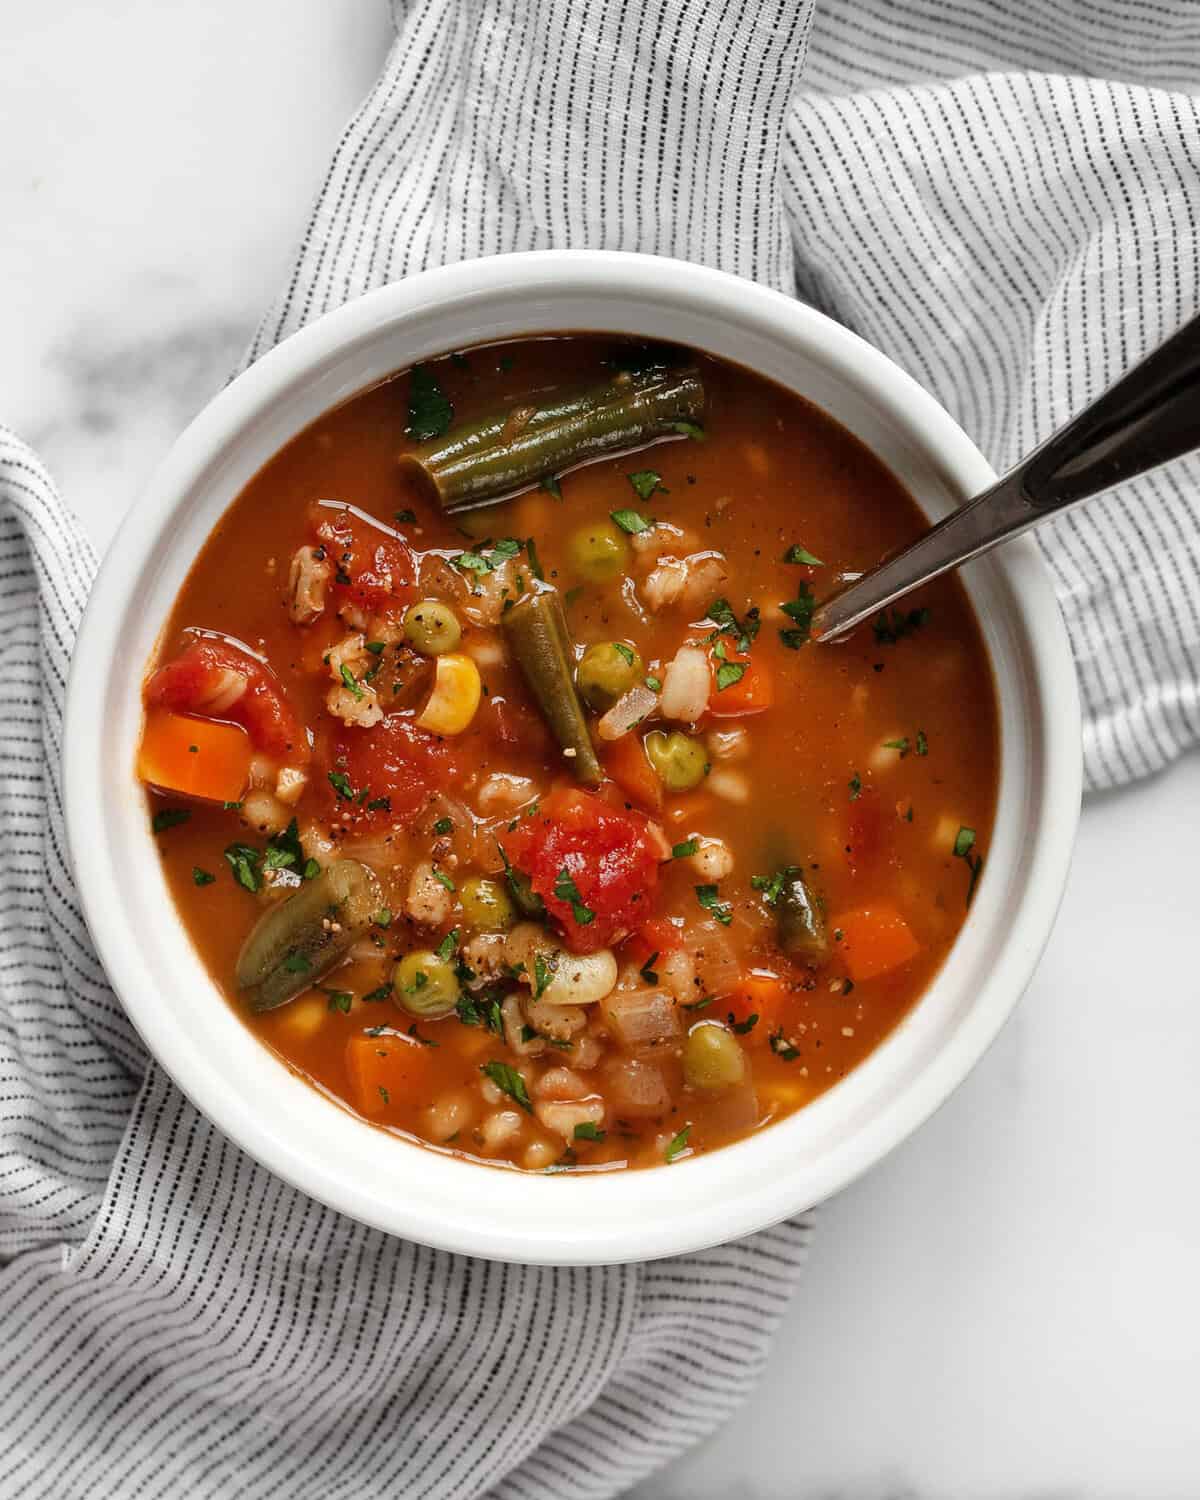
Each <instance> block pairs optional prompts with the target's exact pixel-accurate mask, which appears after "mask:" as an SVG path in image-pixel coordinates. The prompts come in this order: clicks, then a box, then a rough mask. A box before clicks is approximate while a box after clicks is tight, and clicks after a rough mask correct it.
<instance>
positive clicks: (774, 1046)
mask: <svg viewBox="0 0 1200 1500" xmlns="http://www.w3.org/2000/svg"><path fill="white" fill-rule="evenodd" d="M768 1040H769V1042H770V1044H771V1051H772V1052H773V1053H774V1054H775V1056H776V1057H782V1058H783V1060H784V1062H795V1061H796V1059H797V1058H798V1057H799V1056H800V1052H799V1049H798V1048H796V1047H793V1046H792V1044H791V1042H789V1041H788V1039H787V1037H785V1036H784V1034H783V1028H782V1027H781V1028H780V1029H779V1030H778V1031H773V1032H772V1033H771V1035H770V1037H769V1038H768Z"/></svg>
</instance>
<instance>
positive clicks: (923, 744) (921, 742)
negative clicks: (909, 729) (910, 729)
mask: <svg viewBox="0 0 1200 1500" xmlns="http://www.w3.org/2000/svg"><path fill="white" fill-rule="evenodd" d="M917 754H918V755H928V754H929V741H928V740H927V739H926V738H925V731H924V730H923V729H918V730H917Z"/></svg>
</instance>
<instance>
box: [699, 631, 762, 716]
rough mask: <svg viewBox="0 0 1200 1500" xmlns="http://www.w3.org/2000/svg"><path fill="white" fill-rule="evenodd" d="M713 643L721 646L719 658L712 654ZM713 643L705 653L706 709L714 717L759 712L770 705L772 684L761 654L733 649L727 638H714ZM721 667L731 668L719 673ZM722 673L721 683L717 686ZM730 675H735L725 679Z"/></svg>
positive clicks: (714, 648) (713, 651)
mask: <svg viewBox="0 0 1200 1500" xmlns="http://www.w3.org/2000/svg"><path fill="white" fill-rule="evenodd" d="M717 646H721V647H722V648H723V650H724V653H725V654H724V657H723V658H721V657H718V656H717V655H716V654H715V653H716V650H717ZM717 646H713V647H712V648H711V649H710V650H709V655H708V664H709V669H710V671H711V672H712V692H711V694H710V695H709V699H708V711H709V713H710V714H712V716H713V717H714V718H716V719H736V718H739V717H741V716H743V715H745V714H760V713H762V711H763V709H764V708H770V706H771V704H772V703H774V701H775V684H774V682H773V681H772V678H771V669H770V667H768V666H767V663H766V661H765V660H763V659H762V658H761V657H751V656H750V655H749V654H748V653H742V652H740V651H735V650H734V649H733V646H732V644H731V643H730V642H729V641H727V640H721V641H718V642H717ZM722 667H727V668H730V669H732V670H729V671H727V672H725V673H724V674H722V671H721V669H722ZM738 667H741V668H742V674H741V676H740V677H737V672H736V669H737V668H738ZM723 676H724V679H725V686H724V687H722V686H721V682H722V680H723ZM732 677H737V681H736V682H731V681H729V680H728V679H729V678H732Z"/></svg>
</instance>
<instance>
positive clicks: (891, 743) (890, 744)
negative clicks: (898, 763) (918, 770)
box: [883, 735, 909, 760]
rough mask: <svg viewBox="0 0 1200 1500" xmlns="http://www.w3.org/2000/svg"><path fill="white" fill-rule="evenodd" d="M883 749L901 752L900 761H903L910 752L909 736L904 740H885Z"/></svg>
mask: <svg viewBox="0 0 1200 1500" xmlns="http://www.w3.org/2000/svg"><path fill="white" fill-rule="evenodd" d="M883 748H884V749H885V750H899V752H900V759H901V760H903V759H904V757H905V756H906V755H907V754H908V751H909V739H908V736H907V735H905V736H904V738H903V739H899V740H884V742H883Z"/></svg>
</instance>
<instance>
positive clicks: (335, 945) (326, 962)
mask: <svg viewBox="0 0 1200 1500" xmlns="http://www.w3.org/2000/svg"><path fill="white" fill-rule="evenodd" d="M382 904H383V896H382V892H381V891H380V888H379V881H378V880H376V878H375V876H374V874H373V873H372V872H371V871H370V870H369V869H368V868H367V866H366V865H363V864H359V862H358V860H356V859H338V860H335V861H334V862H333V864H331V865H326V866H325V868H324V869H323V870H322V871H321V873H320V874H319V875H318V876H317V877H316V879H315V880H311V881H309V882H307V883H306V884H305V885H302V886H301V887H300V888H299V890H297V891H295V892H293V894H292V895H290V896H288V897H286V898H285V899H284V900H283V901H280V902H279V903H278V904H277V905H275V906H272V907H271V908H270V909H269V910H268V911H266V912H264V913H263V915H262V916H261V917H259V919H258V921H257V922H256V923H255V924H254V927H253V928H252V929H251V932H250V936H249V937H248V938H247V939H246V941H245V943H244V944H243V946H242V951H241V953H240V954H239V955H238V961H237V968H236V971H235V973H236V978H237V982H238V987H239V989H241V990H243V991H244V992H245V995H246V999H247V1002H248V1003H249V1006H250V1009H251V1010H252V1011H263V1010H274V1009H275V1007H276V1006H277V1005H283V1004H285V1003H286V1002H287V1001H288V1000H294V999H295V997H296V996H297V995H299V994H301V993H302V992H303V991H304V990H306V989H309V988H310V987H311V986H312V985H314V984H315V983H316V982H317V980H318V979H320V978H321V977H322V975H324V974H327V973H328V972H329V970H330V969H332V968H333V966H334V965H335V964H336V963H338V962H340V961H341V959H343V958H344V957H345V956H346V954H347V953H348V952H349V951H350V949H351V948H352V947H353V946H354V944H355V943H356V942H357V941H358V939H359V938H360V937H361V936H362V935H363V933H364V932H366V930H367V928H368V927H370V925H371V920H372V917H373V916H374V914H375V912H377V911H378V910H379V909H380V907H381V906H382Z"/></svg>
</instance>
